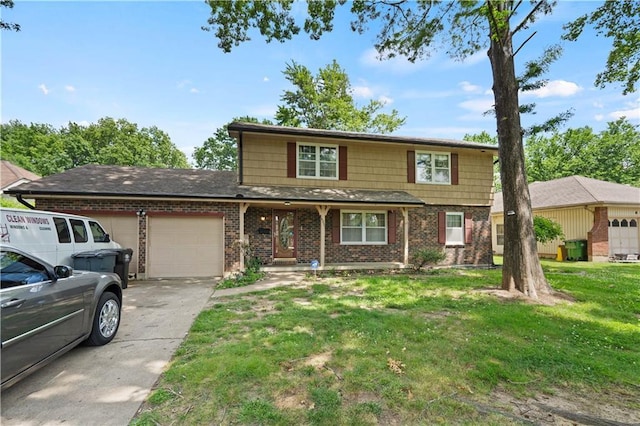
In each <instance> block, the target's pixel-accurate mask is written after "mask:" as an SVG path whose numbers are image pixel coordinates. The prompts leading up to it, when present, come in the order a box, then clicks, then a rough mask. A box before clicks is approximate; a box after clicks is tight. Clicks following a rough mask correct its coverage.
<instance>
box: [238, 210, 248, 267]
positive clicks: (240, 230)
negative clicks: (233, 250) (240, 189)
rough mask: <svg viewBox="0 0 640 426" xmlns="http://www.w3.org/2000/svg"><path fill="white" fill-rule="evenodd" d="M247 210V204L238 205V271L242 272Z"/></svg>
mask: <svg viewBox="0 0 640 426" xmlns="http://www.w3.org/2000/svg"><path fill="white" fill-rule="evenodd" d="M248 208H249V203H240V205H239V215H240V217H239V219H240V220H239V221H238V233H239V234H240V235H238V244H239V248H240V271H241V272H244V243H245V240H244V214H245V213H246V212H247V209H248Z"/></svg>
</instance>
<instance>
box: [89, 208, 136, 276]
mask: <svg viewBox="0 0 640 426" xmlns="http://www.w3.org/2000/svg"><path fill="white" fill-rule="evenodd" d="M91 217H92V218H94V219H96V220H97V221H98V222H100V225H102V226H103V227H104V230H105V232H106V233H107V234H109V236H110V237H111V239H112V240H113V241H115V242H117V243H118V244H120V245H121V246H122V247H124V248H130V249H132V250H133V256H132V258H131V262H130V263H129V273H132V274H135V273H137V272H138V218H137V217H129V216H102V215H97V216H95V215H92V216H91Z"/></svg>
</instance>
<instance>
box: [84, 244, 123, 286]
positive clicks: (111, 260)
mask: <svg viewBox="0 0 640 426" xmlns="http://www.w3.org/2000/svg"><path fill="white" fill-rule="evenodd" d="M132 255H133V250H132V249H130V248H121V249H102V250H90V251H82V252H79V253H74V254H72V255H71V256H72V257H73V268H74V269H78V270H81V271H93V272H110V273H116V274H118V276H119V277H120V280H121V281H122V288H127V286H128V285H129V263H130V262H131V256H132Z"/></svg>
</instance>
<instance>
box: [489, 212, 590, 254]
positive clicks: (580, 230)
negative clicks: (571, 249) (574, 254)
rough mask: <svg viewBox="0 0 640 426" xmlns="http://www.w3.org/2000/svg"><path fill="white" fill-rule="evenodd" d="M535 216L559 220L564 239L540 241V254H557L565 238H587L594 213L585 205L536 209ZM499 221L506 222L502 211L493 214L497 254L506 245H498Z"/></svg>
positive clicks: (494, 241)
mask: <svg viewBox="0 0 640 426" xmlns="http://www.w3.org/2000/svg"><path fill="white" fill-rule="evenodd" d="M534 216H543V217H547V218H549V219H551V220H553V221H555V222H558V223H559V224H560V225H561V226H562V232H564V235H565V238H564V239H556V240H554V241H551V242H549V243H546V244H540V243H538V254H539V255H541V256H555V255H556V254H557V253H558V246H559V245H562V244H564V240H578V239H580V240H586V239H587V233H588V232H589V231H590V230H591V228H592V227H593V213H592V212H591V211H589V210H587V209H585V208H584V207H574V208H566V209H553V210H551V209H549V210H536V211H534ZM499 223H500V224H502V223H504V216H503V215H502V213H501V214H499V215H492V216H491V229H492V242H491V243H492V247H493V250H494V252H495V253H496V254H503V252H504V251H503V250H504V247H503V246H498V245H497V242H496V225H497V224H499Z"/></svg>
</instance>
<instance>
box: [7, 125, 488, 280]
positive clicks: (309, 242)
mask: <svg viewBox="0 0 640 426" xmlns="http://www.w3.org/2000/svg"><path fill="white" fill-rule="evenodd" d="M228 129H229V134H230V135H231V136H232V137H234V138H235V139H236V140H237V142H238V171H237V172H223V171H211V170H179V169H146V168H139V167H119V166H94V165H90V166H83V167H78V168H75V169H71V170H68V171H66V172H63V173H60V174H57V175H52V176H47V177H45V178H43V179H41V180H40V181H38V182H32V183H29V184H25V185H21V186H19V187H17V188H15V189H13V190H12V191H11V193H12V194H14V195H17V196H19V197H28V198H31V199H36V206H37V208H39V209H44V210H57V211H65V212H74V213H80V214H83V215H87V216H92V217H95V218H97V219H98V220H100V222H101V223H103V225H104V226H105V227H106V228H107V232H109V233H110V234H111V236H112V238H113V239H114V240H116V241H118V242H120V243H121V244H122V245H123V246H126V247H131V248H133V249H134V251H135V253H137V256H135V257H136V259H135V261H134V262H132V264H131V266H130V271H133V272H134V273H137V274H138V275H139V276H142V277H183V276H193V277H195V276H221V275H226V274H228V273H232V272H234V271H237V270H239V269H242V268H243V267H244V258H245V256H244V255H245V254H246V253H250V254H251V256H256V257H258V258H259V259H260V261H261V263H262V264H263V265H266V266H274V267H278V266H282V265H287V266H288V267H292V266H294V267H299V268H305V269H310V267H311V265H314V266H315V265H316V264H317V266H318V268H319V269H340V268H374V267H376V266H382V267H393V266H396V267H401V266H406V265H409V264H410V263H411V258H412V254H413V253H415V251H416V250H419V249H421V248H439V249H442V250H445V251H446V254H447V260H446V262H447V263H448V264H451V265H476V266H478V265H489V264H491V262H492V257H491V256H492V252H491V226H490V222H489V217H490V207H491V199H492V183H493V159H494V156H495V155H497V149H496V147H492V146H487V145H482V144H477V143H470V142H462V141H455V140H442V139H422V138H412V137H399V136H388V135H377V134H364V133H353V132H342V131H327V130H317V129H305V128H290V127H281V126H269V125H262V124H254V123H240V122H238V123H232V124H231V125H229V126H228ZM247 250H249V252H247Z"/></svg>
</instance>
